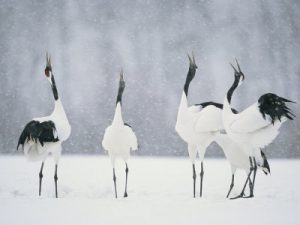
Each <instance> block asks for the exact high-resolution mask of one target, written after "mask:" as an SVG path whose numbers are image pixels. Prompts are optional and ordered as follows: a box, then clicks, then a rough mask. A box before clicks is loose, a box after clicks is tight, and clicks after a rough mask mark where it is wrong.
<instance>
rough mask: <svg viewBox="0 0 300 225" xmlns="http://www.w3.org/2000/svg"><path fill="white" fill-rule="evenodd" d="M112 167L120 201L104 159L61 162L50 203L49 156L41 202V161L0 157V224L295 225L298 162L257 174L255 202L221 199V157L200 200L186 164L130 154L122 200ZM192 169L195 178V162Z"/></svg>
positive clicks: (275, 163) (225, 174)
mask: <svg viewBox="0 0 300 225" xmlns="http://www.w3.org/2000/svg"><path fill="white" fill-rule="evenodd" d="M117 166H118V168H117V182H118V194H119V196H120V198H119V199H115V198H114V194H113V181H112V169H111V165H110V161H109V159H108V158H107V157H104V156H64V157H62V160H61V163H60V166H59V170H58V176H59V180H58V182H59V186H58V188H59V197H60V198H59V199H55V198H54V181H53V175H54V165H53V161H52V160H51V159H49V160H48V161H46V164H45V168H44V180H43V190H42V197H38V172H39V169H40V164H39V163H30V162H27V161H26V160H25V158H24V157H12V156H0V224H3V225H15V224H22V225H24V224H32V225H37V224H39V225H43V224H57V225H67V224H72V225H77V224H89V225H94V224H95V225H96V224H97V225H99V224H122V225H126V224H130V225H135V224H137V225H141V224H143V225H144V224H155V225H160V224H172V225H174V224H189V225H191V224H202V225H203V224H230V225H234V224H238V225H241V224H243V225H245V224H255V225H258V224H264V225H265V224H281V225H282V224H300V214H298V213H299V210H300V179H299V178H300V177H299V169H300V161H297V160H270V166H271V173H272V174H271V176H265V175H264V174H263V173H262V172H261V171H260V172H259V173H258V176H257V185H256V189H255V198H253V199H239V200H228V199H226V198H225V195H226V193H227V190H228V187H229V184H230V177H231V174H230V169H229V165H228V164H227V162H226V161H225V160H224V159H218V160H213V159H207V160H206V161H205V164H204V166H205V175H204V176H205V177H204V193H203V194H204V197H203V198H201V199H200V198H199V197H197V198H196V199H193V198H192V167H191V163H190V162H189V160H188V159H184V158H146V157H143V158H141V157H132V159H131V160H130V162H129V187H128V188H129V189H128V194H129V197H128V198H127V199H124V198H122V196H123V192H124V180H125V176H124V175H125V171H124V169H125V167H124V165H123V164H122V162H121V161H119V162H118V164H117ZM197 169H198V171H197V174H199V165H198V167H197ZM197 178H199V176H198V177H197ZM244 178H245V175H244V173H243V172H239V173H237V174H236V183H237V184H236V187H235V189H234V191H233V193H232V194H233V195H235V194H238V193H239V191H240V188H241V185H242V182H243V181H244ZM198 189H199V179H198V180H197V190H198ZM198 195H199V190H198V193H197V196H198Z"/></svg>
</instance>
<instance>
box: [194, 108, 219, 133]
mask: <svg viewBox="0 0 300 225" xmlns="http://www.w3.org/2000/svg"><path fill="white" fill-rule="evenodd" d="M198 114H199V116H198V118H197V120H196V123H195V131H196V132H214V131H219V130H222V129H224V126H223V121H222V110H221V109H220V108H218V107H216V106H214V105H209V106H206V107H205V108H203V109H202V110H201V111H200V112H198Z"/></svg>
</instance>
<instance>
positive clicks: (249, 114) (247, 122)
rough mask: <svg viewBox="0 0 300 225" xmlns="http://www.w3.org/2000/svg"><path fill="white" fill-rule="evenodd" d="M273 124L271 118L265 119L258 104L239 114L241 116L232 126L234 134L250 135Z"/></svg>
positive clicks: (266, 117)
mask: <svg viewBox="0 0 300 225" xmlns="http://www.w3.org/2000/svg"><path fill="white" fill-rule="evenodd" d="M271 124H272V121H271V119H270V117H268V116H265V117H263V115H262V113H261V112H260V110H259V108H258V103H255V104H253V105H251V106H250V107H248V108H247V109H245V110H244V111H242V112H241V113H239V116H238V117H237V119H236V120H235V121H233V122H232V123H231V125H230V127H231V129H232V131H233V132H237V133H250V132H255V131H257V130H259V129H263V128H265V127H267V126H269V125H271Z"/></svg>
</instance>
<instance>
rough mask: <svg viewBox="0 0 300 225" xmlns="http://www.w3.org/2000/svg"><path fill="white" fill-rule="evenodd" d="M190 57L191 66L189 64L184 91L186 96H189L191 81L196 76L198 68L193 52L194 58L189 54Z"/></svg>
mask: <svg viewBox="0 0 300 225" xmlns="http://www.w3.org/2000/svg"><path fill="white" fill-rule="evenodd" d="M188 58H189V60H190V66H189V71H188V73H187V76H186V80H185V84H184V87H183V91H184V93H185V95H186V97H187V96H188V92H189V86H190V83H191V81H192V80H193V79H194V77H195V74H196V69H197V65H196V62H195V57H194V55H193V54H192V58H191V57H190V56H189V55H188Z"/></svg>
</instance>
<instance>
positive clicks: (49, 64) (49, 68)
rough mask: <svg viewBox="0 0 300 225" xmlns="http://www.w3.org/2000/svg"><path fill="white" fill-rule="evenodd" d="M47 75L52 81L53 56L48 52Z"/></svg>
mask: <svg viewBox="0 0 300 225" xmlns="http://www.w3.org/2000/svg"><path fill="white" fill-rule="evenodd" d="M45 75H46V77H47V79H48V80H49V81H51V77H52V66H51V57H50V56H49V55H48V53H46V68H45Z"/></svg>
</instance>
